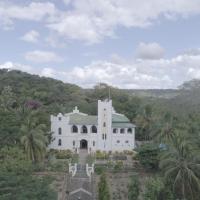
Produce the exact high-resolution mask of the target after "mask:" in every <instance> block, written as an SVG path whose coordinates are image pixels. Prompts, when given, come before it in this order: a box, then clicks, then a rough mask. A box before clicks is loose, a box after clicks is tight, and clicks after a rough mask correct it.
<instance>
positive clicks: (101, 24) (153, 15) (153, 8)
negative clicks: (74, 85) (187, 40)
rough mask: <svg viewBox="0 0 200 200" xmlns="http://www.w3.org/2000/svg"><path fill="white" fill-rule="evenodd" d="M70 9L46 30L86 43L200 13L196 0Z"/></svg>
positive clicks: (76, 2)
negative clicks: (120, 29)
mask: <svg viewBox="0 0 200 200" xmlns="http://www.w3.org/2000/svg"><path fill="white" fill-rule="evenodd" d="M71 8H72V9H70V10H68V11H66V12H64V13H60V14H61V15H60V18H57V20H55V22H53V23H50V24H49V25H48V26H47V27H49V28H50V29H52V30H54V31H55V32H57V33H58V34H60V35H61V36H64V37H65V38H68V39H78V40H82V41H85V42H87V43H97V42H100V41H101V40H102V39H103V38H105V37H113V36H114V35H115V29H117V28H118V27H126V28H131V27H147V26H149V25H151V24H153V23H155V22H156V21H157V20H158V18H159V17H160V16H163V17H165V18H166V19H168V20H174V19H176V18H178V17H186V16H189V15H194V14H199V13H200V3H199V0H190V1H188V0H164V1H160V0H151V1H146V0H140V1H138V0H123V1H122V0H105V1H102V0H95V1H94V0H81V1H80V0H73V1H71Z"/></svg>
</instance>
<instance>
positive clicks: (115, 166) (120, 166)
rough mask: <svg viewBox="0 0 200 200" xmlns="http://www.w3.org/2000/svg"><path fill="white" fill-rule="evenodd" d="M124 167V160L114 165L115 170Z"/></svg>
mask: <svg viewBox="0 0 200 200" xmlns="http://www.w3.org/2000/svg"><path fill="white" fill-rule="evenodd" d="M122 168H123V162H122V161H117V162H116V164H115V165H114V171H115V172H117V171H120V170H121V169H122Z"/></svg>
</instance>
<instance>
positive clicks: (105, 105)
mask: <svg viewBox="0 0 200 200" xmlns="http://www.w3.org/2000/svg"><path fill="white" fill-rule="evenodd" d="M111 130H112V100H105V101H101V100H98V149H103V150H105V151H110V150H111V149H112V146H111V145H112V131H111Z"/></svg>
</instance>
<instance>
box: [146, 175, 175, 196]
mask: <svg viewBox="0 0 200 200" xmlns="http://www.w3.org/2000/svg"><path fill="white" fill-rule="evenodd" d="M143 199H144V200H163V199H165V200H173V199H174V197H173V194H172V192H171V191H170V190H169V188H168V187H167V186H166V185H165V184H164V182H163V180H162V179H161V178H159V177H154V178H149V179H148V180H147V181H146V183H145V190H144V194H143Z"/></svg>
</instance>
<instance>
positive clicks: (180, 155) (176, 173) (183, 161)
mask: <svg viewBox="0 0 200 200" xmlns="http://www.w3.org/2000/svg"><path fill="white" fill-rule="evenodd" d="M196 155H197V152H196V149H195V147H194V145H193V144H190V143H189V141H187V140H185V138H184V136H183V135H180V134H178V133H176V134H175V135H174V136H173V139H172V144H171V146H169V149H168V151H165V152H164V154H163V156H162V157H161V162H160V168H161V169H162V170H163V171H164V175H165V178H166V180H168V181H169V182H171V183H172V187H173V190H174V193H175V194H176V196H177V197H178V198H180V199H184V200H196V199H198V195H199V192H200V160H199V159H198V158H197V156H196Z"/></svg>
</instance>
